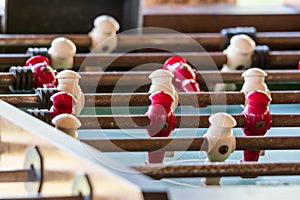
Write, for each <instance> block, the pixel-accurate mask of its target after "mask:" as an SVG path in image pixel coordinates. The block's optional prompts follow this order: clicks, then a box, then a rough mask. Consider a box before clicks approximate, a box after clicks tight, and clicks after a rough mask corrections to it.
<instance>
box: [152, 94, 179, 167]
mask: <svg viewBox="0 0 300 200" xmlns="http://www.w3.org/2000/svg"><path fill="white" fill-rule="evenodd" d="M149 99H150V100H151V106H149V109H148V111H147V113H146V115H147V116H148V117H149V119H150V124H149V126H148V128H147V132H148V134H149V136H150V137H168V136H169V135H170V133H171V131H172V130H174V128H175V126H176V117H175V115H174V113H173V111H172V108H171V107H172V103H173V102H174V99H173V98H172V96H171V95H170V94H168V93H167V92H162V91H158V92H154V93H153V94H151V95H150V97H149ZM164 155H165V152H148V161H147V162H146V163H162V162H163V159H164Z"/></svg>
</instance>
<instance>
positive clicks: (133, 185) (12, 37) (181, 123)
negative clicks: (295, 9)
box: [0, 16, 300, 199]
mask: <svg viewBox="0 0 300 200" xmlns="http://www.w3.org/2000/svg"><path fill="white" fill-rule="evenodd" d="M94 25H95V29H94V30H92V31H91V32H90V33H89V34H88V35H84V34H51V35H50V34H31V35H28V34H22V35H21V34H2V35H1V43H0V48H2V49H3V52H4V53H2V54H0V66H1V71H2V72H1V73H0V91H1V95H0V100H1V101H0V108H1V112H0V133H1V135H0V136H1V137H0V141H1V143H0V144H1V146H0V150H1V151H0V152H1V155H0V156H1V157H0V166H1V170H0V174H1V176H0V199H184V198H187V199H199V198H204V199H220V198H222V197H223V196H225V195H226V196H227V197H228V198H231V199H240V198H243V199H250V198H251V199H252V198H258V199H265V198H272V199H282V198H286V196H287V195H288V198H290V199H296V198H297V194H298V187H299V184H300V177H299V175H300V162H299V155H300V154H299V149H300V138H299V136H298V134H299V124H300V115H299V113H300V108H299V103H300V90H299V82H300V81H299V80H300V71H299V70H298V62H299V54H300V52H299V51H297V50H295V49H297V47H296V46H297V45H296V44H297V42H299V40H300V34H299V33H298V32H257V33H256V31H255V29H254V28H249V27H248V28H241V27H239V28H235V29H232V28H231V29H224V30H222V31H221V33H197V34H181V33H178V32H175V31H171V30H163V31H162V30H160V29H158V28H157V29H156V28H154V29H147V28H145V29H144V30H143V31H144V32H146V33H144V34H138V33H137V31H136V30H134V31H133V32H130V31H128V32H125V33H122V34H118V35H117V34H116V32H117V31H118V24H117V22H116V21H115V20H114V19H113V18H111V17H109V16H101V17H99V18H97V19H96V20H95V21H94ZM102 26H103V27H104V28H108V29H110V31H112V32H111V34H110V35H109V36H107V35H106V36H105V37H104V36H103V35H102V37H103V38H101V37H100V39H98V40H97V37H99V35H101V34H100V32H99V30H101V29H99V27H102ZM103 27H102V28H103ZM96 28H98V29H96ZM97 31H98V32H97ZM160 31H162V32H163V33H159V32H160ZM148 32H154V33H148ZM128 33H130V34H128ZM96 36H97V37H96ZM95 38H96V39H95ZM282 41H285V42H282ZM256 44H259V45H268V46H269V47H268V46H257V45H256ZM27 47H31V48H29V49H28V50H27V51H26V52H25V51H24V52H20V49H25V48H27ZM32 47H33V48H32ZM41 47H42V48H41ZM44 47H45V48H44ZM14 48H17V49H18V51H16V52H13V49H14ZM220 48H221V49H222V50H220ZM76 49H77V50H78V49H83V50H82V51H81V52H77V51H76ZM87 49H91V52H87ZM206 49H209V50H213V51H208V52H207V51H206ZM49 60H50V61H49ZM11 66H12V67H11ZM21 66H22V67H21ZM23 66H25V67H23ZM53 68H54V69H55V70H54V69H53ZM72 70H73V71H72ZM74 71H76V72H77V73H75V72H74ZM264 81H265V82H266V83H265V82H264ZM40 87H42V88H40ZM175 88H176V89H175Z"/></svg>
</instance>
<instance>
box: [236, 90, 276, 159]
mask: <svg viewBox="0 0 300 200" xmlns="http://www.w3.org/2000/svg"><path fill="white" fill-rule="evenodd" d="M246 98H247V99H248V104H247V105H246V107H245V109H244V111H243V114H244V116H245V118H246V122H245V126H244V128H242V130H243V131H244V133H245V135H246V136H263V135H265V134H266V132H267V131H268V130H269V129H270V128H271V125H272V115H271V114H270V111H269V107H268V106H269V103H270V102H271V100H272V99H271V97H270V96H269V95H267V93H265V92H263V91H260V90H255V91H252V92H250V93H249V94H247V96H246ZM260 152H261V151H260V150H255V151H248V150H244V160H243V161H258V159H259V155H260Z"/></svg>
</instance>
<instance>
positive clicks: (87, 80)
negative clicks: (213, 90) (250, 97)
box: [0, 70, 300, 88]
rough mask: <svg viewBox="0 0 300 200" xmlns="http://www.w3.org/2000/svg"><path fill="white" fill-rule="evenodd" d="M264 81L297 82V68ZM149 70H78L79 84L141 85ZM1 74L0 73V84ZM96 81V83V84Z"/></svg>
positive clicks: (205, 74) (219, 77) (227, 77)
mask: <svg viewBox="0 0 300 200" xmlns="http://www.w3.org/2000/svg"><path fill="white" fill-rule="evenodd" d="M265 72H266V73H267V74H268V76H267V77H266V78H265V81H266V82H299V81H300V71H299V70H265ZM150 73H151V72H150V71H134V72H133V71H127V72H80V73H79V74H80V76H81V79H80V86H81V87H83V88H86V87H89V86H90V87H94V88H96V87H97V86H99V87H101V86H115V85H117V86H141V85H145V84H151V80H150V79H149V78H148V77H149V75H150ZM242 73H243V71H232V72H221V71H198V82H199V83H200V84H208V83H243V82H244V79H243V77H242ZM1 79H2V75H1V74H0V84H1ZM97 83H98V84H97Z"/></svg>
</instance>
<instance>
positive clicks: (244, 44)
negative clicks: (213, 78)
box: [215, 34, 255, 91]
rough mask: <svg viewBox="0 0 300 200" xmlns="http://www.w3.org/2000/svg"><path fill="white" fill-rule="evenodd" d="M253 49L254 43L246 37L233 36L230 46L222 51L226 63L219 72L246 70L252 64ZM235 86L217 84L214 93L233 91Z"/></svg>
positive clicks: (241, 35) (242, 35)
mask: <svg viewBox="0 0 300 200" xmlns="http://www.w3.org/2000/svg"><path fill="white" fill-rule="evenodd" d="M254 49H255V42H254V40H253V39H252V38H250V37H249V36H247V35H244V34H240V35H235V36H233V37H232V38H231V40H230V45H229V46H228V47H227V49H225V50H224V54H225V55H226V57H227V63H226V64H224V65H223V67H222V69H221V71H223V72H229V71H236V70H243V69H247V68H249V67H250V66H251V64H252V54H253V52H254ZM235 89H236V86H235V84H217V85H216V86H215V91H225V90H235Z"/></svg>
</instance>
